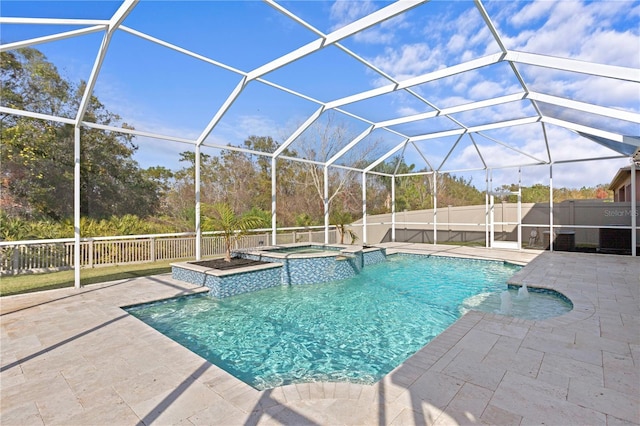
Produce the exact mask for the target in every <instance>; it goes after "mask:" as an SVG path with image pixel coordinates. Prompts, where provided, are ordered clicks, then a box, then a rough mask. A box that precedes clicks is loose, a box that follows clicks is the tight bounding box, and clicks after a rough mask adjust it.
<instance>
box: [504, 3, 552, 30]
mask: <svg viewBox="0 0 640 426" xmlns="http://www.w3.org/2000/svg"><path fill="white" fill-rule="evenodd" d="M552 7H553V2H551V1H548V0H537V1H534V2H531V3H528V4H527V5H526V6H525V7H523V8H522V9H521V10H520V11H519V12H518V13H515V14H514V15H512V16H511V17H510V18H509V21H510V23H511V24H512V25H514V26H516V27H526V26H528V24H530V23H531V22H532V21H535V20H537V19H540V18H542V17H544V16H546V15H547V14H548V12H549V10H550V9H551V8H552Z"/></svg>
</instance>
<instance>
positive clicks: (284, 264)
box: [171, 244, 386, 298]
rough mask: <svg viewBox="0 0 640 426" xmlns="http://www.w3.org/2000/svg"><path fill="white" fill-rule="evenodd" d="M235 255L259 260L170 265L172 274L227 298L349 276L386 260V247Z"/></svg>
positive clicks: (275, 249) (297, 247)
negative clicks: (226, 265) (226, 266)
mask: <svg viewBox="0 0 640 426" xmlns="http://www.w3.org/2000/svg"><path fill="white" fill-rule="evenodd" d="M233 254H234V256H235V257H241V258H244V259H251V260H256V261H261V262H263V263H265V262H266V264H263V265H261V266H259V267H246V268H241V269H230V270H226V271H219V270H216V269H212V268H206V267H203V266H201V265H197V264H196V263H194V262H180V263H173V264H171V270H172V274H173V277H174V278H175V279H178V280H181V281H187V282H190V283H192V284H199V285H204V286H207V287H209V289H210V294H211V295H212V296H214V297H219V298H222V297H227V296H232V295H235V294H240V293H247V292H250V291H255V290H260V289H263V288H268V287H273V286H276V285H301V284H320V283H325V282H329V281H337V280H344V279H347V278H352V277H354V276H355V275H357V274H359V273H360V271H362V268H363V267H365V266H366V265H372V264H375V263H380V262H384V261H386V250H385V249H384V248H379V247H362V246H349V245H338V244H334V245H321V244H288V245H281V246H267V247H259V248H251V249H245V250H237V251H234V252H233Z"/></svg>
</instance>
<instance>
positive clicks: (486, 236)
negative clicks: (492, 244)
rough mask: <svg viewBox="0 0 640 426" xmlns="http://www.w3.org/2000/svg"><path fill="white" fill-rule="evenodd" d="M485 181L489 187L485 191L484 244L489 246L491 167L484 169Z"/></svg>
mask: <svg viewBox="0 0 640 426" xmlns="http://www.w3.org/2000/svg"><path fill="white" fill-rule="evenodd" d="M484 182H485V185H486V188H487V190H486V191H485V193H484V246H485V247H486V248H489V191H490V189H489V169H485V171H484Z"/></svg>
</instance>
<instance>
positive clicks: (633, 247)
mask: <svg viewBox="0 0 640 426" xmlns="http://www.w3.org/2000/svg"><path fill="white" fill-rule="evenodd" d="M636 191H637V188H636V162H635V161H634V159H633V157H632V158H631V256H636V255H637V253H636V246H637V245H638V242H637V238H638V237H637V235H636V234H637V230H636V227H637V225H638V219H637V218H636V214H637V213H638V206H637V204H636V203H637V202H638V200H637V199H636Z"/></svg>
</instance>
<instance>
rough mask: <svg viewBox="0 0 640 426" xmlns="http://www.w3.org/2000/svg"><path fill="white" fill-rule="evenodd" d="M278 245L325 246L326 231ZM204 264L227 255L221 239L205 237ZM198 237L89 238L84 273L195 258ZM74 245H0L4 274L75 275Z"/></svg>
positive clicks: (290, 233)
mask: <svg viewBox="0 0 640 426" xmlns="http://www.w3.org/2000/svg"><path fill="white" fill-rule="evenodd" d="M260 231H261V232H258V233H254V234H251V235H246V236H244V237H243V238H242V239H240V240H239V241H238V244H237V245H236V247H235V248H249V247H259V246H267V245H270V244H271V234H270V233H269V232H266V231H263V230H260ZM276 240H277V244H287V243H296V242H309V243H320V244H321V243H324V229H323V230H313V229H310V228H287V229H286V230H285V231H283V232H280V233H278V234H277V236H276ZM329 242H330V243H335V242H336V230H335V228H332V229H330V230H329ZM200 249H201V256H202V257H203V258H206V257H213V256H219V255H221V254H224V252H225V245H224V240H223V238H222V237H221V236H219V235H216V233H211V232H209V233H206V234H205V235H203V237H202V241H201V246H200ZM195 253H196V237H195V234H193V233H184V234H158V235H138V236H133V235H132V236H120V237H97V238H86V239H83V240H82V241H81V242H80V264H81V266H82V267H83V268H94V267H100V266H112V265H124V264H133V263H150V262H156V261H160V260H174V259H175V260H178V259H189V258H192V259H193V258H195ZM73 254H74V242H73V239H72V238H65V239H58V240H35V241H3V242H0V274H1V275H17V274H22V273H43V272H52V271H60V270H64V269H71V268H73V267H74V265H73V258H74V256H73Z"/></svg>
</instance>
